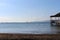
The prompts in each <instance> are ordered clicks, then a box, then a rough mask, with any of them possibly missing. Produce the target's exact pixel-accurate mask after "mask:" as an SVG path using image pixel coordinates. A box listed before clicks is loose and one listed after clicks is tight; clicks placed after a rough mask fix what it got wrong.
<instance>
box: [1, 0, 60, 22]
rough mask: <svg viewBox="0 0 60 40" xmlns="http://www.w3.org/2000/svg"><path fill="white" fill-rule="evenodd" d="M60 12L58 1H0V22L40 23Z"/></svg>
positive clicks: (59, 0) (59, 2) (59, 1)
mask: <svg viewBox="0 0 60 40" xmlns="http://www.w3.org/2000/svg"><path fill="white" fill-rule="evenodd" d="M58 12H60V0H0V21H1V22H3V21H41V20H49V16H50V15H53V14H56V13H58Z"/></svg>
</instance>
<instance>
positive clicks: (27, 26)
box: [0, 22, 60, 34]
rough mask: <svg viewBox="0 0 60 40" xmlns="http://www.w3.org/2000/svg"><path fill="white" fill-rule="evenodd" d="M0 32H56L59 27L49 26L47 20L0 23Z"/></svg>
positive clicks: (59, 31)
mask: <svg viewBox="0 0 60 40" xmlns="http://www.w3.org/2000/svg"><path fill="white" fill-rule="evenodd" d="M0 33H22V34H57V33H60V27H56V26H50V23H49V22H35V23H0Z"/></svg>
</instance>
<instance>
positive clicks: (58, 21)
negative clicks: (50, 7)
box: [50, 12, 60, 26]
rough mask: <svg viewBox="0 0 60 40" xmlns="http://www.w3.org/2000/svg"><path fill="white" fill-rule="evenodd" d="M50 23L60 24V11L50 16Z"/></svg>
mask: <svg viewBox="0 0 60 40" xmlns="http://www.w3.org/2000/svg"><path fill="white" fill-rule="evenodd" d="M50 23H51V25H52V26H53V25H55V26H60V12H59V13H57V14H56V15H52V16H50Z"/></svg>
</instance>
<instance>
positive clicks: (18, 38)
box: [0, 33, 60, 40]
mask: <svg viewBox="0 0 60 40" xmlns="http://www.w3.org/2000/svg"><path fill="white" fill-rule="evenodd" d="M0 39H1V40H11V39H13V40H42V39H43V40H60V34H8V33H0Z"/></svg>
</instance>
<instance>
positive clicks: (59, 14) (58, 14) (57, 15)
mask: <svg viewBox="0 0 60 40" xmlns="http://www.w3.org/2000/svg"><path fill="white" fill-rule="evenodd" d="M50 17H60V12H59V13H57V14H56V15H52V16H50Z"/></svg>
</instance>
